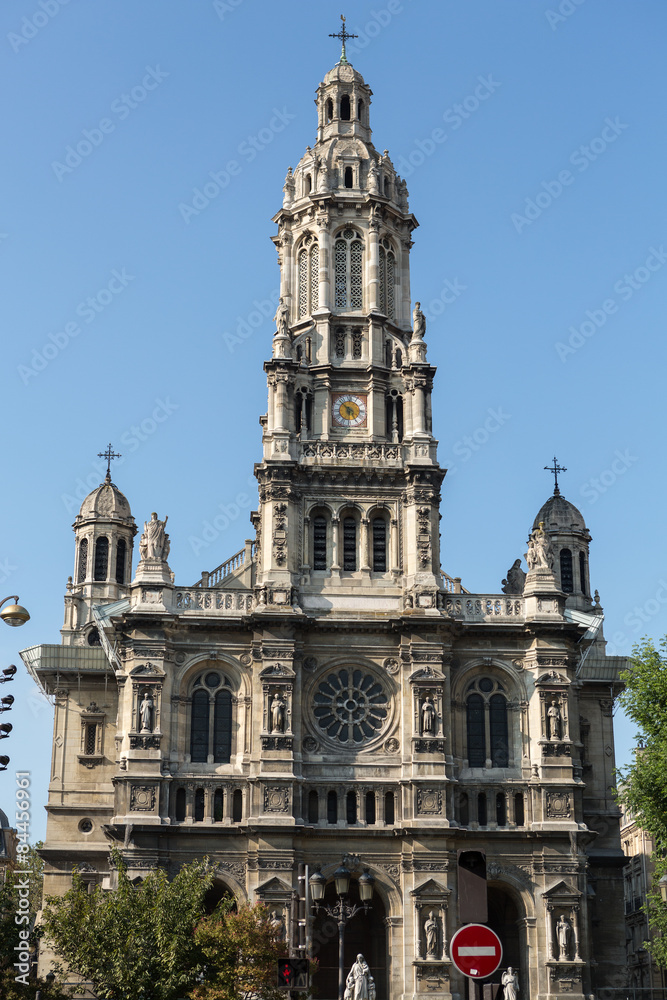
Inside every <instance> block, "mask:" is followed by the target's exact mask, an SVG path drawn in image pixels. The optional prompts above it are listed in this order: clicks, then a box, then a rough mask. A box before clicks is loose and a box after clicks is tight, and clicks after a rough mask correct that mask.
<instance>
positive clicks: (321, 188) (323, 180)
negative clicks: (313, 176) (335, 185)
mask: <svg viewBox="0 0 667 1000" xmlns="http://www.w3.org/2000/svg"><path fill="white" fill-rule="evenodd" d="M315 165H316V167H317V190H318V192H319V193H320V194H324V193H326V192H327V191H328V190H329V170H328V169H327V163H326V160H325V159H324V157H323V156H318V157H317V159H316V161H315Z"/></svg>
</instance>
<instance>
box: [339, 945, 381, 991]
mask: <svg viewBox="0 0 667 1000" xmlns="http://www.w3.org/2000/svg"><path fill="white" fill-rule="evenodd" d="M344 1000H375V980H374V979H373V977H372V976H371V970H370V969H369V968H368V962H367V961H366V959H365V958H364V956H363V955H361V954H360V955H357V960H356V962H355V963H354V965H353V966H352V968H351V969H350V971H349V973H348V976H347V980H346V982H345V996H344Z"/></svg>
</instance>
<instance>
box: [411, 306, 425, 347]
mask: <svg viewBox="0 0 667 1000" xmlns="http://www.w3.org/2000/svg"><path fill="white" fill-rule="evenodd" d="M425 333H426V316H424V313H423V312H422V310H421V302H415V308H414V312H413V313H412V339H413V340H423V339H424V334H425Z"/></svg>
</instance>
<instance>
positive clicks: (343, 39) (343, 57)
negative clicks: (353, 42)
mask: <svg viewBox="0 0 667 1000" xmlns="http://www.w3.org/2000/svg"><path fill="white" fill-rule="evenodd" d="M340 19H341V21H342V22H343V27H342V28H341V29H340V31H339V32H338V34H337V35H329V38H340V40H341V42H342V43H343V50H342V52H341V54H340V60H339V62H341V63H343V65H345V66H348V65H349V63H348V61H347V56H346V54H345V42H346V41H347V39H348V38H358V37H359V35H351V34H350V33H349V31H348V30H347V28H346V27H345V15H344V14H341V15H340Z"/></svg>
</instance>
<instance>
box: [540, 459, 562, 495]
mask: <svg viewBox="0 0 667 1000" xmlns="http://www.w3.org/2000/svg"><path fill="white" fill-rule="evenodd" d="M544 468H545V469H546V470H547V472H552V473H553V477H554V496H555V497H559V496H560V490H559V489H558V473H559V472H567V469H566V468H565V466H564V465H559V464H558V459H557V458H556V456H555V455H554V464H553V465H545V466H544Z"/></svg>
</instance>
